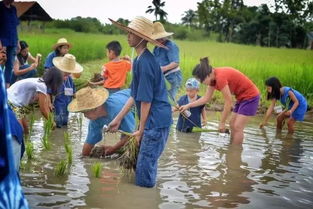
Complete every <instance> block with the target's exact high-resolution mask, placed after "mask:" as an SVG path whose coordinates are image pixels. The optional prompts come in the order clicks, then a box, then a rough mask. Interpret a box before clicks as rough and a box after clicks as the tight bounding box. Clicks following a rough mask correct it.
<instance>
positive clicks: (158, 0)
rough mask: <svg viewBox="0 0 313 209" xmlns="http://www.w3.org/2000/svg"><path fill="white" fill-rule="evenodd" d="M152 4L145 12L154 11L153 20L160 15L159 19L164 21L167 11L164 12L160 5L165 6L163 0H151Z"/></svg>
mask: <svg viewBox="0 0 313 209" xmlns="http://www.w3.org/2000/svg"><path fill="white" fill-rule="evenodd" d="M152 4H153V5H150V6H148V9H147V11H146V13H149V14H151V13H154V16H155V20H158V16H159V17H160V21H161V22H164V21H165V19H166V16H167V12H165V11H164V10H163V9H162V8H161V7H164V6H165V1H163V2H162V1H161V0H152Z"/></svg>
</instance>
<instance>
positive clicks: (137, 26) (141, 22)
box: [109, 16, 167, 49]
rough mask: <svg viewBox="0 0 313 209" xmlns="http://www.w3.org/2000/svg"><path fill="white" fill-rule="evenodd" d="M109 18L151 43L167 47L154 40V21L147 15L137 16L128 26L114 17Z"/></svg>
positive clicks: (125, 29) (121, 27) (118, 25)
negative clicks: (146, 16)
mask: <svg viewBox="0 0 313 209" xmlns="http://www.w3.org/2000/svg"><path fill="white" fill-rule="evenodd" d="M109 20H110V21H111V22H112V23H113V24H114V25H116V26H117V27H118V28H120V29H122V30H124V31H127V32H131V33H133V34H135V35H137V36H139V37H141V38H143V39H145V40H147V41H149V42H150V43H152V44H154V45H156V46H159V47H163V48H166V49H167V47H166V46H164V45H163V44H161V43H159V42H157V41H156V40H154V39H153V38H152V34H153V23H152V21H150V20H148V19H147V18H145V17H140V16H139V17H135V18H134V19H133V20H132V21H131V22H130V23H129V24H128V26H125V25H123V24H121V23H119V22H116V21H114V20H112V19H110V18H109Z"/></svg>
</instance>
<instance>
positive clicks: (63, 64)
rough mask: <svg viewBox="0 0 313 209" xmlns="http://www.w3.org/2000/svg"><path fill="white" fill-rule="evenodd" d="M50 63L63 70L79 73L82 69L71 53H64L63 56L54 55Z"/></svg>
mask: <svg viewBox="0 0 313 209" xmlns="http://www.w3.org/2000/svg"><path fill="white" fill-rule="evenodd" d="M52 63H53V64H54V66H55V67H57V68H58V69H59V70H61V71H63V72H67V73H81V72H82V71H83V67H82V66H81V65H80V64H79V63H77V62H76V58H75V56H74V55H72V54H66V55H64V56H63V57H55V58H53V60H52Z"/></svg>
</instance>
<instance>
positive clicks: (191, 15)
mask: <svg viewBox="0 0 313 209" xmlns="http://www.w3.org/2000/svg"><path fill="white" fill-rule="evenodd" d="M196 18H197V13H196V12H195V11H194V10H192V9H189V10H187V11H185V12H184V14H183V17H182V19H181V20H182V24H183V25H188V28H189V30H190V28H191V27H192V26H193V24H194V22H195V20H196Z"/></svg>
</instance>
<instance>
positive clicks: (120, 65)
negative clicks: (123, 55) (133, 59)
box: [103, 60, 131, 88]
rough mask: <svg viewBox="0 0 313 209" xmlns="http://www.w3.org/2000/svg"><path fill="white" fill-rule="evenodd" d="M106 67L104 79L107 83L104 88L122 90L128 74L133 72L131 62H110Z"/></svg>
mask: <svg viewBox="0 0 313 209" xmlns="http://www.w3.org/2000/svg"><path fill="white" fill-rule="evenodd" d="M104 67H105V71H104V73H103V77H104V78H105V81H104V85H103V86H104V87H105V88H121V87H123V86H124V85H125V81H126V76H127V72H129V71H130V70H131V63H130V62H129V61H126V60H120V61H117V62H108V63H106V64H105V65H104Z"/></svg>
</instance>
